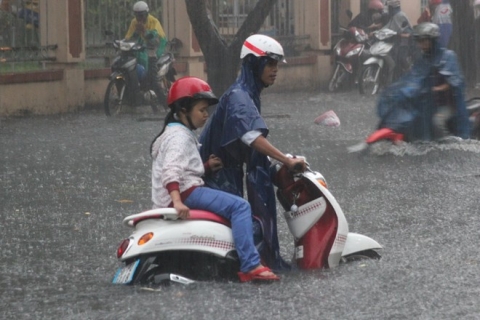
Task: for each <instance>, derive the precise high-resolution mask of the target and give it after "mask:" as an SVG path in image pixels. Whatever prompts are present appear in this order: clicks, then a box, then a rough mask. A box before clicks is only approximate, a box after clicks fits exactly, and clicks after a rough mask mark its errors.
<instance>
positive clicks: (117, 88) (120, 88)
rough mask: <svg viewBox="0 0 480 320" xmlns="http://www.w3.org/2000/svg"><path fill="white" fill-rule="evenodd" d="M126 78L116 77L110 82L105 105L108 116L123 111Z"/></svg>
mask: <svg viewBox="0 0 480 320" xmlns="http://www.w3.org/2000/svg"><path fill="white" fill-rule="evenodd" d="M125 86H126V83H125V80H123V79H114V80H111V81H110V82H109V83H108V86H107V90H106V91H105V98H104V101H103V105H104V108H105V114H106V115H107V116H116V115H118V114H119V113H120V112H121V111H122V107H123V94H124V92H125Z"/></svg>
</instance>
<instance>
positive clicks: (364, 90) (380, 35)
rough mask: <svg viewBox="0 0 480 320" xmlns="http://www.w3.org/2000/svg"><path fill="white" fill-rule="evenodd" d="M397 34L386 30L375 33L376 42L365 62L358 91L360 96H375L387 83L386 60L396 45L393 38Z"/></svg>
mask: <svg viewBox="0 0 480 320" xmlns="http://www.w3.org/2000/svg"><path fill="white" fill-rule="evenodd" d="M396 35H397V32H395V31H393V30H390V29H387V28H384V29H380V30H377V31H374V32H373V37H374V39H375V42H374V43H373V44H372V45H371V46H370V49H369V52H368V53H367V55H368V54H370V57H369V58H368V59H367V60H365V62H363V67H362V71H361V73H360V79H359V82H358V89H359V91H360V94H372V95H375V94H377V92H378V89H379V88H380V84H381V83H384V82H385V78H386V72H385V71H382V70H385V67H386V66H385V63H386V62H385V58H386V57H387V56H388V54H389V53H390V51H391V50H392V48H393V46H394V43H393V41H392V40H393V37H394V36H396Z"/></svg>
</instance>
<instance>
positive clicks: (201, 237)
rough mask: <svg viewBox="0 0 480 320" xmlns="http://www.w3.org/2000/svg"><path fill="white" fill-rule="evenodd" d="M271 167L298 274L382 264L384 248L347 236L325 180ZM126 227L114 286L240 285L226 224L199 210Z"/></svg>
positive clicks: (141, 219)
mask: <svg viewBox="0 0 480 320" xmlns="http://www.w3.org/2000/svg"><path fill="white" fill-rule="evenodd" d="M275 166H276V169H277V173H276V175H275V179H274V183H275V184H276V186H277V187H278V189H277V199H278V200H279V202H280V203H281V205H282V207H283V208H284V209H285V214H284V216H285V219H286V222H287V225H288V228H289V230H290V232H291V233H292V235H293V236H294V239H295V254H294V263H295V264H296V266H297V267H298V268H300V269H319V268H335V267H337V266H338V265H339V264H340V263H341V262H347V261H350V260H356V259H363V258H377V259H378V258H380V255H379V254H378V252H377V251H376V250H379V249H382V246H381V245H380V244H379V243H378V242H377V241H375V240H373V239H371V238H369V237H366V236H363V235H360V234H357V233H352V232H349V229H348V223H347V220H346V218H345V216H344V214H343V211H342V209H341V207H340V205H339V204H338V202H337V200H336V199H335V198H334V196H333V195H332V194H331V193H330V191H329V190H328V189H327V183H326V181H325V179H324V177H323V176H322V174H320V173H319V172H316V171H312V170H310V168H309V166H308V165H307V171H305V172H304V173H301V174H293V173H291V172H290V171H289V170H288V169H287V167H285V166H281V165H275ZM123 223H124V225H126V226H128V227H130V228H133V232H132V234H131V235H130V236H129V237H128V238H126V239H124V240H123V241H122V242H121V243H120V245H119V247H118V249H117V258H118V259H119V261H120V262H122V264H123V266H122V267H120V268H119V269H118V271H117V272H116V273H115V275H114V278H113V283H115V284H141V285H158V284H164V283H170V282H178V283H182V284H190V283H192V282H194V281H197V280H222V279H223V280H232V281H235V280H237V281H238V278H237V272H238V271H239V265H240V264H239V260H238V256H237V253H236V251H235V246H234V242H233V237H232V230H231V226H230V222H229V221H228V220H226V219H224V218H222V217H220V216H217V215H215V214H213V213H211V212H207V211H202V210H190V218H188V219H186V220H180V219H178V215H177V212H176V210H175V209H173V208H161V209H154V210H149V211H146V212H142V213H139V214H134V215H131V216H128V217H126V218H125V219H124V220H123ZM255 230H256V231H255ZM259 233H260V234H259ZM254 240H255V245H256V246H257V248H258V247H260V246H261V245H262V241H264V240H263V239H262V231H261V227H260V228H255V224H254Z"/></svg>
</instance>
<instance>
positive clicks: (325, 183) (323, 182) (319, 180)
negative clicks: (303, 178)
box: [317, 178, 328, 189]
mask: <svg viewBox="0 0 480 320" xmlns="http://www.w3.org/2000/svg"><path fill="white" fill-rule="evenodd" d="M317 182H318V183H320V184H321V185H322V186H323V187H325V188H327V189H328V186H327V180H325V178H318V179H317Z"/></svg>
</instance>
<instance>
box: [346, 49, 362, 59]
mask: <svg viewBox="0 0 480 320" xmlns="http://www.w3.org/2000/svg"><path fill="white" fill-rule="evenodd" d="M361 50H362V48H361V47H358V48H355V49H353V50H352V51H350V52H349V53H347V55H346V57H347V58H349V57H351V56H355V55H357V54H359V53H360V51H361Z"/></svg>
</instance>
